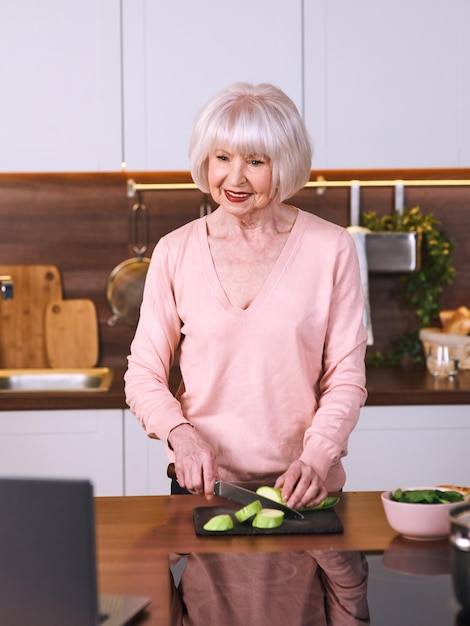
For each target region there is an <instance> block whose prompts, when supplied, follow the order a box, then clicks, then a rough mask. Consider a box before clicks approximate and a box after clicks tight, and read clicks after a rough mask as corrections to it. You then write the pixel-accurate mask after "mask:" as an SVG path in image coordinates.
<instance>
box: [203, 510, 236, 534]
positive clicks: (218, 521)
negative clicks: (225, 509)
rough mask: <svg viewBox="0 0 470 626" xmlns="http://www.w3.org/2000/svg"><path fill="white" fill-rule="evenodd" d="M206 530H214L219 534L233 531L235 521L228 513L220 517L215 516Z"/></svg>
mask: <svg viewBox="0 0 470 626" xmlns="http://www.w3.org/2000/svg"><path fill="white" fill-rule="evenodd" d="M203 528H204V530H214V531H218V532H224V531H226V530H232V528H233V519H232V518H231V517H230V515H228V514H227V513H221V514H220V515H214V517H211V518H210V520H208V521H207V522H206V523H205V524H204V526H203Z"/></svg>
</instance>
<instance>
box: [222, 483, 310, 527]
mask: <svg viewBox="0 0 470 626" xmlns="http://www.w3.org/2000/svg"><path fill="white" fill-rule="evenodd" d="M214 494H215V495H216V496H220V497H221V498H226V499H227V500H232V502H238V503H239V504H250V502H253V501H254V500H259V501H260V502H261V505H262V507H263V508H264V509H277V510H278V511H284V515H285V516H286V517H288V518H290V519H304V516H303V515H302V513H299V511H296V510H295V509H290V508H289V507H288V506H285V505H284V504H281V503H280V502H275V501H274V500H270V499H269V498H265V497H264V496H260V495H258V494H257V493H256V492H254V491H250V489H245V488H244V487H238V485H232V484H231V483H226V482H224V481H223V480H216V481H215V487H214Z"/></svg>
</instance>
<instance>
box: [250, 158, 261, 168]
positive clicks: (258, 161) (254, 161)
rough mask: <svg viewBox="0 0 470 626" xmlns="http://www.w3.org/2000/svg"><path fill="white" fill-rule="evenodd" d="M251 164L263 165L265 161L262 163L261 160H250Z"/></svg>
mask: <svg viewBox="0 0 470 626" xmlns="http://www.w3.org/2000/svg"><path fill="white" fill-rule="evenodd" d="M250 164H251V165H255V166H256V165H263V161H260V160H259V159H251V160H250Z"/></svg>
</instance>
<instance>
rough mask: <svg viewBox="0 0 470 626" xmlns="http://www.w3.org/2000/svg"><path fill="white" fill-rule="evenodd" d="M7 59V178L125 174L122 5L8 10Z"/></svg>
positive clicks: (2, 23) (3, 13)
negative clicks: (78, 173) (49, 173)
mask: <svg viewBox="0 0 470 626" xmlns="http://www.w3.org/2000/svg"><path fill="white" fill-rule="evenodd" d="M0 52H1V56H2V63H1V66H0V79H1V85H2V87H1V92H0V113H1V115H0V145H1V146H2V149H1V150H0V171H3V172H18V171H19V172H29V171H40V172H44V171H52V172H63V171H110V170H115V171H119V169H120V166H121V158H122V146H121V121H122V119H121V76H120V69H121V64H120V18H119V2H118V1H117V0H100V1H99V2H97V1H96V0H81V1H80V2H64V1H63V0H46V1H44V2H36V0H15V2H2V3H1V8H0Z"/></svg>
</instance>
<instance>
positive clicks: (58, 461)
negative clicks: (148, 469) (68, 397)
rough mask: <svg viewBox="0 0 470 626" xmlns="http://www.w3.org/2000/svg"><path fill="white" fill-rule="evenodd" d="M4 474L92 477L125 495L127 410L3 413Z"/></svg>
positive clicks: (100, 491) (101, 489)
mask: <svg viewBox="0 0 470 626" xmlns="http://www.w3.org/2000/svg"><path fill="white" fill-rule="evenodd" d="M0 475H1V476H31V477H46V478H87V479H90V480H91V481H92V483H93V485H94V493H95V495H96V496H118V495H123V428H122V410H120V409H103V410H57V411H1V412H0Z"/></svg>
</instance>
